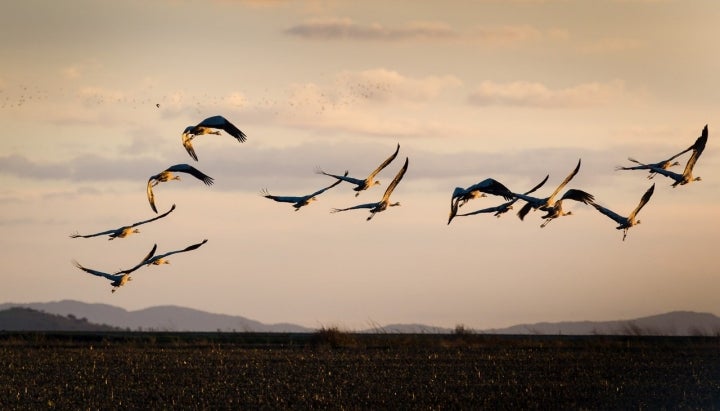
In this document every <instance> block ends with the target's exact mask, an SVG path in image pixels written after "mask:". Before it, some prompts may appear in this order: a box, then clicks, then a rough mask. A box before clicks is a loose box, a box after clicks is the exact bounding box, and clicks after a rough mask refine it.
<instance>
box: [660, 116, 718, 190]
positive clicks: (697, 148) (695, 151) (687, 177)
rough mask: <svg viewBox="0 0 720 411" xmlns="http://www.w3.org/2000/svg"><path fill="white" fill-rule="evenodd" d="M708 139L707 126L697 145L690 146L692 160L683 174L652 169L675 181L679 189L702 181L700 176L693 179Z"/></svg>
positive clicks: (674, 184) (675, 185) (696, 141)
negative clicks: (679, 186)
mask: <svg viewBox="0 0 720 411" xmlns="http://www.w3.org/2000/svg"><path fill="white" fill-rule="evenodd" d="M707 139H708V127H707V125H705V128H703V131H702V135H701V136H700V137H698V138H697V140H695V143H694V144H693V145H692V146H690V149H691V150H692V154H691V155H690V158H689V159H688V161H687V163H686V164H685V169H684V170H683V172H682V174H678V173H675V172H672V171H670V170H665V169H662V168H659V167H653V166H650V169H651V170H652V171H654V172H656V173H658V174H662V175H664V176H665V177H668V178H670V179H672V180H674V181H675V182H674V183H673V184H672V186H673V187H677V186H678V185H681V186H682V185H685V184H688V183H691V182H693V181H700V180H701V178H700V177H699V176H696V177H693V168H695V163H697V160H698V158H700V155H701V154H702V152H703V151H704V150H705V144H707Z"/></svg>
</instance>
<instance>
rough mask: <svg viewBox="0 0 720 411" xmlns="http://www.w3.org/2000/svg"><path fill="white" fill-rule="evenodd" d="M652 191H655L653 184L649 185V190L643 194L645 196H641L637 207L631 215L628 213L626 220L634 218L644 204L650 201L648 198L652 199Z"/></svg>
mask: <svg viewBox="0 0 720 411" xmlns="http://www.w3.org/2000/svg"><path fill="white" fill-rule="evenodd" d="M654 191H655V183H653V185H651V186H650V188H648V190H647V191H646V192H645V194H643V196H642V198H641V199H640V203H639V204H638V205H637V207H635V209H634V210H633V211H632V213H630V215H629V216H628V219H630V220H632V219H633V218H635V216H636V215H637V213H639V212H640V209H641V208H643V206H644V205H645V204H647V202H648V201H650V197H652V195H653V192H654Z"/></svg>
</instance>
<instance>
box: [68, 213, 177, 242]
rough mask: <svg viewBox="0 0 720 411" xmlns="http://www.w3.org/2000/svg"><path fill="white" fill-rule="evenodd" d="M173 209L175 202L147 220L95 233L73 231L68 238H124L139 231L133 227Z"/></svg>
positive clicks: (157, 217) (164, 215)
mask: <svg viewBox="0 0 720 411" xmlns="http://www.w3.org/2000/svg"><path fill="white" fill-rule="evenodd" d="M173 210H175V204H173V205H172V207H170V210H168V211H166V212H165V213H163V214H160V215H159V216H156V217H153V218H151V219H148V220H143V221H138V222H137V223H134V224H131V225H126V226H123V227H120V228H116V229H113V230H107V231H101V232H99V233H95V234H84V235H83V234H78V233H73V234H70V238H78V237H81V238H90V237H98V236H101V235H106V234H107V235H108V236H109V237H110V238H108V240H114V239H116V238H125V237H127V236H129V235H131V234H136V233H139V232H140V230H139V229H137V228H135V227H137V226H140V225H143V224H146V223H150V222H152V221H155V220H159V219H161V218H163V217H166V216H167V215H168V214H170V213H172V212H173Z"/></svg>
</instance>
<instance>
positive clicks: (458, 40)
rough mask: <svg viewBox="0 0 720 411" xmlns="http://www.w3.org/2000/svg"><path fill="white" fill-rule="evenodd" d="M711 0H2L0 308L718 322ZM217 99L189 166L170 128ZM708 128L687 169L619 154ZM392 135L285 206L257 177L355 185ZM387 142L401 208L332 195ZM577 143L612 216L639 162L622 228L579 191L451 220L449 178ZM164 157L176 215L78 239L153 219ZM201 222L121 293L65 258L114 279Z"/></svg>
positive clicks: (515, 183) (520, 177)
mask: <svg viewBox="0 0 720 411" xmlns="http://www.w3.org/2000/svg"><path fill="white" fill-rule="evenodd" d="M718 21H720V3H718V2H716V1H714V0H695V1H692V2H688V1H680V0H598V1H593V2H589V1H580V0H506V1H501V0H480V1H460V0H456V1H449V2H429V1H427V2H425V1H395V2H384V1H374V0H370V1H364V2H355V1H306V2H295V1H284V0H268V1H261V0H246V1H243V0H214V1H199V0H197V1H196V0H152V1H148V0H142V1H139V0H138V1H135V0H129V1H124V2H110V1H93V0H67V1H64V2H45V1H40V0H28V1H23V2H9V3H8V4H5V5H4V6H3V13H2V14H1V15H0V61H2V65H0V123H1V124H2V125H3V133H2V137H1V138H2V146H0V186H1V187H2V189H0V205H1V207H2V213H0V229H1V230H2V233H3V235H2V236H0V250H2V251H1V253H2V260H3V268H2V271H1V272H2V274H1V275H2V280H3V281H2V282H3V286H2V287H0V302H15V303H25V302H48V301H59V300H64V299H73V300H80V301H85V302H90V303H105V304H112V305H115V306H119V307H122V308H125V309H128V310H137V309H142V308H146V307H151V306H157V305H178V306H185V307H190V308H195V309H200V310H204V311H209V312H214V313H223V314H232V315H242V316H245V317H248V318H251V319H254V320H258V321H261V322H264V323H278V322H291V323H296V324H300V325H304V326H308V327H323V326H325V327H327V326H338V327H341V328H344V329H348V330H359V329H365V328H368V327H372V326H378V325H389V324H397V323H423V324H427V325H433V326H442V327H454V326H456V325H464V326H465V327H468V328H472V329H478V330H482V329H490V328H499V327H505V326H510V325H515V324H521V323H534V322H540V321H565V320H615V319H631V318H637V317H641V316H645V315H653V314H659V313H663V312H667V311H673V310H691V311H700V312H711V313H714V314H716V315H720V303H718V301H719V300H718V298H717V290H720V275H718V271H717V268H716V263H717V256H715V255H714V252H716V251H717V244H718V241H719V240H720V214H718V209H719V207H720V183H719V178H720V173H719V172H718V171H719V169H720V151H719V150H718V149H717V148H716V147H717V145H716V144H715V141H714V140H715V138H714V131H715V130H716V129H717V127H718V125H720V118H719V116H720V76H718V73H719V72H720V47H719V46H718V43H717V39H718V38H720V25H718V24H717V22H718ZM214 115H223V116H225V117H226V118H228V119H229V120H230V121H231V122H232V123H233V124H235V125H236V126H237V127H239V128H240V129H241V130H243V131H244V132H245V133H246V134H247V141H246V142H245V143H239V142H237V141H236V140H235V139H234V138H232V137H231V136H228V135H227V134H224V133H223V134H222V135H219V136H216V135H208V136H200V137H198V138H197V139H196V140H195V142H194V147H195V151H196V153H197V155H198V157H199V161H197V162H195V161H194V160H193V159H191V158H190V157H189V156H188V154H187V153H186V152H185V150H184V149H183V147H182V144H181V133H182V131H183V130H184V129H185V127H186V126H188V125H193V124H197V123H198V122H200V121H201V120H203V119H204V118H206V117H210V116H214ZM706 124H707V125H708V128H709V134H710V137H709V142H708V144H707V148H706V149H705V151H704V152H703V154H702V156H701V157H700V159H699V161H698V162H697V164H696V167H695V169H694V175H696V176H701V177H702V181H698V182H693V183H692V184H688V185H685V186H681V187H677V188H673V187H671V183H672V181H670V180H669V179H667V178H664V177H661V176H660V177H656V178H655V179H653V180H648V179H647V178H646V176H647V173H646V172H640V171H616V170H615V167H616V166H619V165H630V163H629V162H628V161H627V158H628V157H630V156H632V157H635V158H637V159H639V160H640V161H644V162H655V161H661V160H664V159H666V158H668V157H670V156H671V155H673V154H675V153H677V152H679V151H681V150H683V149H685V148H687V147H688V146H690V145H691V144H692V143H693V142H694V141H695V139H696V138H697V137H698V136H699V135H700V132H701V130H702V128H703V127H704V126H705V125H706ZM397 144H400V152H399V154H398V157H397V159H395V160H394V161H393V162H392V163H390V165H389V166H388V167H387V168H385V169H384V170H383V171H382V172H380V174H379V175H378V176H377V178H378V180H379V181H380V182H381V185H380V186H376V187H373V188H371V189H369V190H366V191H363V192H362V193H361V194H360V195H359V196H357V197H355V196H354V194H355V192H354V191H353V190H352V186H350V185H349V184H346V183H343V184H340V185H338V186H337V187H334V188H333V189H331V190H329V191H327V192H325V193H324V194H322V195H321V196H319V197H318V201H316V202H314V203H312V204H310V205H309V206H307V207H304V208H302V209H301V210H299V211H294V209H293V207H292V206H291V205H290V204H286V203H276V202H274V201H271V200H269V199H266V198H263V197H262V196H261V195H260V194H259V193H260V192H261V190H263V189H267V190H268V191H269V192H270V193H271V194H274V195H281V196H300V195H305V194H309V193H312V192H314V191H316V190H318V189H320V188H322V187H325V186H327V185H329V184H330V183H332V181H333V180H332V178H330V177H327V176H323V175H319V174H317V173H316V170H317V169H318V168H321V169H323V170H325V171H327V172H330V173H336V174H340V173H343V172H344V171H345V170H349V173H350V175H351V176H354V177H359V178H364V177H366V176H367V175H368V174H369V173H370V172H371V171H372V170H373V169H375V167H377V166H378V165H379V164H380V163H381V162H382V161H383V160H384V159H385V158H387V157H388V156H389V155H390V154H392V152H393V151H394V150H395V147H396V145H397ZM688 157H689V155H688V154H686V155H684V156H682V157H681V158H679V159H678V160H679V161H680V162H681V163H682V164H684V163H685V162H686V161H687V158H688ZM405 158H408V159H409V167H408V170H407V173H406V174H405V176H404V178H403V179H402V181H401V182H400V184H399V185H398V186H397V187H396V189H395V190H394V192H393V193H392V196H391V201H399V202H400V203H401V206H399V207H392V208H390V209H388V210H387V211H384V212H382V213H379V214H378V215H376V216H375V217H374V218H373V219H372V220H371V221H366V217H367V216H368V215H369V213H368V212H367V210H350V211H346V212H342V213H335V214H333V213H330V210H331V209H332V208H346V207H351V206H354V205H356V204H361V203H368V202H375V201H379V199H380V198H381V197H382V195H383V192H384V190H385V188H386V187H387V185H388V184H389V183H390V181H391V180H392V179H393V177H394V176H395V174H396V173H397V172H398V171H399V170H400V168H401V166H402V163H403V162H404V160H405ZM578 159H581V160H582V166H581V169H580V171H579V173H578V174H577V175H576V176H575V178H574V179H573V180H572V181H571V182H570V184H569V185H568V186H567V187H568V188H578V189H582V190H585V191H587V192H589V193H591V194H593V195H594V196H595V199H596V201H597V202H598V204H601V205H603V206H606V207H608V208H610V209H612V210H615V211H616V212H618V213H619V214H622V215H627V213H629V212H630V211H631V210H632V209H634V208H635V207H636V205H637V203H638V202H639V200H640V197H641V196H642V194H643V193H644V192H645V191H646V190H647V189H648V188H649V187H650V186H651V184H652V183H653V182H654V183H655V185H656V186H655V192H654V195H653V197H652V198H651V200H650V202H649V203H648V204H647V205H646V206H645V207H644V208H643V209H642V210H641V212H640V213H639V215H638V217H639V219H640V220H641V222H642V223H641V224H640V225H638V226H636V227H633V228H631V229H630V231H629V233H628V237H627V239H626V240H625V241H622V231H619V230H616V229H615V226H616V224H615V223H614V221H612V220H610V219H609V218H607V217H606V216H604V215H602V214H600V213H599V212H597V211H596V210H595V209H594V208H592V207H590V206H587V205H585V204H581V203H576V202H571V203H570V204H564V206H565V208H566V209H567V210H571V211H572V212H573V215H571V216H566V217H562V218H560V219H557V220H555V221H553V222H552V223H551V224H549V225H548V226H547V227H545V228H540V224H541V223H542V219H541V218H540V215H541V212H540V211H535V212H531V213H530V214H529V215H528V216H527V217H526V218H525V219H524V221H521V220H520V219H519V218H518V217H517V216H516V215H515V211H512V212H510V213H507V214H505V215H504V216H502V217H500V218H496V217H494V216H492V215H487V214H481V215H475V216H470V217H458V218H456V219H455V220H453V222H452V223H451V224H450V225H448V224H447V217H448V213H449V208H450V207H449V200H450V197H451V194H452V191H453V189H454V188H455V187H468V186H470V185H472V184H474V183H477V182H479V181H481V180H484V179H486V178H494V179H496V180H498V181H500V182H502V183H503V184H505V185H506V186H508V187H509V188H510V189H511V190H513V191H516V192H523V191H526V190H528V189H529V188H530V187H532V186H534V185H535V184H536V183H538V182H539V181H540V180H542V179H543V178H544V177H545V176H546V175H549V176H550V177H549V179H548V182H547V183H546V185H545V186H544V187H543V188H541V189H540V190H538V191H537V192H536V194H537V195H538V196H541V197H543V196H549V195H550V193H551V192H552V191H553V190H554V188H555V187H557V186H558V185H559V184H560V182H561V181H562V180H563V179H564V178H565V177H566V176H567V175H568V174H569V173H570V171H571V170H572V169H573V168H574V167H575V165H576V164H577V161H578ZM179 163H187V164H191V165H193V166H195V167H197V168H198V169H199V170H201V171H202V172H204V173H205V174H208V175H210V176H211V177H213V178H214V179H215V184H214V185H212V186H210V187H208V186H205V185H204V184H202V183H201V182H200V181H198V180H196V179H194V178H193V177H191V176H189V175H183V176H181V178H182V179H181V181H172V182H169V183H162V184H161V185H159V186H157V187H156V188H155V190H154V191H155V203H156V205H157V207H158V210H159V211H160V212H161V213H162V212H164V211H166V210H168V209H169V208H170V207H171V205H173V204H175V205H176V207H177V208H176V210H175V211H174V212H173V213H172V214H170V215H169V216H167V217H166V218H164V219H161V220H158V221H155V222H153V223H150V224H146V225H143V226H141V227H139V228H140V231H141V232H140V233H139V234H135V235H132V236H130V237H127V238H124V239H117V240H113V241H108V240H106V238H107V237H95V238H70V237H69V235H70V234H72V233H74V232H78V233H80V234H92V233H96V232H100V231H105V230H109V229H114V228H118V227H121V226H124V225H128V224H132V223H134V222H137V221H140V220H144V219H148V218H151V217H153V216H155V214H154V213H153V212H152V210H151V209H150V207H149V204H148V201H147V196H146V190H145V189H146V184H147V181H148V178H149V177H150V176H152V175H155V174H157V173H159V172H160V171H162V170H164V169H165V168H167V167H169V166H171V165H173V164H179ZM682 167H683V166H680V167H677V168H676V170H675V171H677V172H681V171H682ZM502 202H503V200H502V199H501V198H499V197H492V196H490V197H486V198H479V199H475V200H472V201H470V202H468V203H467V204H466V205H464V206H463V207H462V208H461V211H465V212H467V211H472V210H476V209H480V208H485V207H491V206H495V205H498V204H500V203H502ZM520 204H522V202H520V203H518V205H520ZM518 208H519V207H516V210H517V209H518ZM203 239H208V242H207V243H206V244H205V245H203V246H202V247H200V248H199V249H197V250H195V251H193V252H189V253H182V254H177V255H173V256H172V257H171V258H170V261H171V264H169V265H164V266H158V267H148V268H143V269H141V270H138V271H136V272H135V273H134V274H133V282H131V283H129V284H128V285H127V286H125V287H123V288H121V289H119V290H118V292H116V293H111V292H110V288H111V287H110V285H109V281H107V280H105V279H103V278H99V277H94V276H91V275H89V274H87V273H84V272H82V271H80V270H78V269H77V268H75V267H74V266H73V265H72V263H71V261H72V260H73V259H75V260H77V261H79V262H80V263H81V264H83V265H84V266H86V267H90V268H93V269H97V270H101V271H108V272H114V271H118V270H122V269H126V268H129V267H132V266H134V265H135V264H137V263H138V262H139V261H140V259H141V258H142V257H143V256H144V255H145V254H146V253H147V252H148V251H149V250H150V248H151V247H152V246H153V245H154V244H157V252H158V253H163V252H167V251H171V250H178V249H181V248H184V247H186V246H188V245H190V244H195V243H197V242H199V241H201V240H203Z"/></svg>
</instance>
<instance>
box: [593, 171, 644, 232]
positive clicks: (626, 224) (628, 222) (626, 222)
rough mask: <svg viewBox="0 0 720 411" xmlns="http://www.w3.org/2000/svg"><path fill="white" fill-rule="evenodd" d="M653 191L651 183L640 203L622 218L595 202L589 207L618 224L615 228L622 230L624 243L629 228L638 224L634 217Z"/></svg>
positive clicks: (638, 221)
mask: <svg viewBox="0 0 720 411" xmlns="http://www.w3.org/2000/svg"><path fill="white" fill-rule="evenodd" d="M654 191H655V183H653V185H651V186H650V188H649V189H648V190H647V191H646V192H645V194H643V196H642V198H641V199H640V203H639V204H638V205H637V207H635V209H634V210H633V211H632V212H631V213H630V215H628V216H627V217H623V216H621V215H619V214H617V213H615V212H614V211H612V210H610V209H608V208H605V207H603V206H601V205H598V204H597V203H595V202H593V203H591V205H592V206H593V207H595V209H596V210H598V211H599V212H601V213H603V214H605V215H606V216H608V217H610V218H611V219H612V220H614V221H615V222H616V223H618V224H619V225H618V226H617V227H615V228H617V229H618V230H623V241H625V237H627V232H628V230H629V229H630V227H632V226H635V225H638V224H640V220H636V219H635V217H636V216H637V214H638V213H639V212H640V209H641V208H643V206H644V205H645V204H647V202H648V201H649V200H650V197H652V195H653V192H654Z"/></svg>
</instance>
